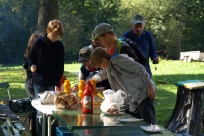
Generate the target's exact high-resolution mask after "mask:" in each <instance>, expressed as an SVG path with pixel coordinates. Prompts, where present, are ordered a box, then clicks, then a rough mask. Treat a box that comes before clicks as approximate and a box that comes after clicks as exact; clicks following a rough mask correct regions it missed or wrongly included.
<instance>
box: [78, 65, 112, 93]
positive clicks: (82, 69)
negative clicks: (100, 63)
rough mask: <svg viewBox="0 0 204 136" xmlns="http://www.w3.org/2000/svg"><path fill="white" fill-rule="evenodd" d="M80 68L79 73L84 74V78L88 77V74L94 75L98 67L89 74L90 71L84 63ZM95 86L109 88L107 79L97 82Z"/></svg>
mask: <svg viewBox="0 0 204 136" xmlns="http://www.w3.org/2000/svg"><path fill="white" fill-rule="evenodd" d="M80 70H81V73H82V74H83V75H84V80H86V79H87V78H90V76H93V75H95V74H96V73H97V72H98V71H99V70H100V69H99V68H98V69H97V70H96V71H94V72H92V75H91V74H90V72H91V71H89V70H87V69H86V67H85V66H84V65H82V66H81V68H80ZM96 87H105V90H106V89H111V87H110V84H109V82H108V79H106V80H103V81H101V82H99V83H97V84H96Z"/></svg>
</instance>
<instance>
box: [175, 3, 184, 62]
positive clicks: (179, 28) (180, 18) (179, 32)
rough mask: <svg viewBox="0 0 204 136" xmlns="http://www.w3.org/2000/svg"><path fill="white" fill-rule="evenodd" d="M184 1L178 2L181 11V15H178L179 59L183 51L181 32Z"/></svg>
mask: <svg viewBox="0 0 204 136" xmlns="http://www.w3.org/2000/svg"><path fill="white" fill-rule="evenodd" d="M182 6H183V5H182V3H180V4H178V11H179V17H178V40H177V41H178V43H177V47H176V48H177V54H176V55H177V59H180V52H181V34H182V8H183V7H182Z"/></svg>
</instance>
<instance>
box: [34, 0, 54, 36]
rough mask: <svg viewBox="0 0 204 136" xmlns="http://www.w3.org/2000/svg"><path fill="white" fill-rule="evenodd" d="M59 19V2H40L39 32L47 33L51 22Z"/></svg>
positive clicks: (50, 0) (45, 0) (42, 0)
mask: <svg viewBox="0 0 204 136" xmlns="http://www.w3.org/2000/svg"><path fill="white" fill-rule="evenodd" d="M53 19H58V0H40V9H39V13H38V27H37V30H38V32H41V33H45V30H46V28H47V24H48V22H49V21H50V20H53Z"/></svg>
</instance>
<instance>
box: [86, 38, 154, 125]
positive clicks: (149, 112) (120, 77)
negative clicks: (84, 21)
mask: <svg viewBox="0 0 204 136" xmlns="http://www.w3.org/2000/svg"><path fill="white" fill-rule="evenodd" d="M101 40H102V39H101ZM90 60H91V63H92V65H93V66H94V67H99V68H100V69H103V71H101V72H99V73H98V74H96V75H94V76H93V77H92V79H94V80H96V82H100V81H102V80H104V79H107V78H108V81H109V83H110V86H111V88H112V90H114V91H117V90H119V89H121V90H123V91H125V92H126V93H127V94H129V95H131V96H132V97H133V99H134V100H136V102H137V103H138V106H139V110H140V113H141V116H142V118H143V119H144V121H146V122H148V123H150V124H156V112H155V108H154V98H155V96H156V87H155V84H154V82H153V81H152V79H151V78H150V76H149V74H148V73H147V71H146V69H145V67H144V66H142V65H141V64H139V63H138V62H135V61H134V60H133V59H132V58H130V57H128V55H126V54H113V55H110V53H109V52H108V51H107V50H106V49H104V48H101V47H98V48H96V49H94V50H93V51H92V53H91V57H90ZM129 102H130V100H129V97H127V99H126V100H125V102H124V104H125V105H128V103H129ZM127 107H128V106H127Z"/></svg>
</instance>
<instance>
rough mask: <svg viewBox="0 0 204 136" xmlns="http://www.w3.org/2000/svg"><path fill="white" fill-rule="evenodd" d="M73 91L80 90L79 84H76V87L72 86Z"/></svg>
mask: <svg viewBox="0 0 204 136" xmlns="http://www.w3.org/2000/svg"><path fill="white" fill-rule="evenodd" d="M72 91H74V92H78V91H79V88H78V85H77V84H76V85H74V87H73V88H72Z"/></svg>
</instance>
